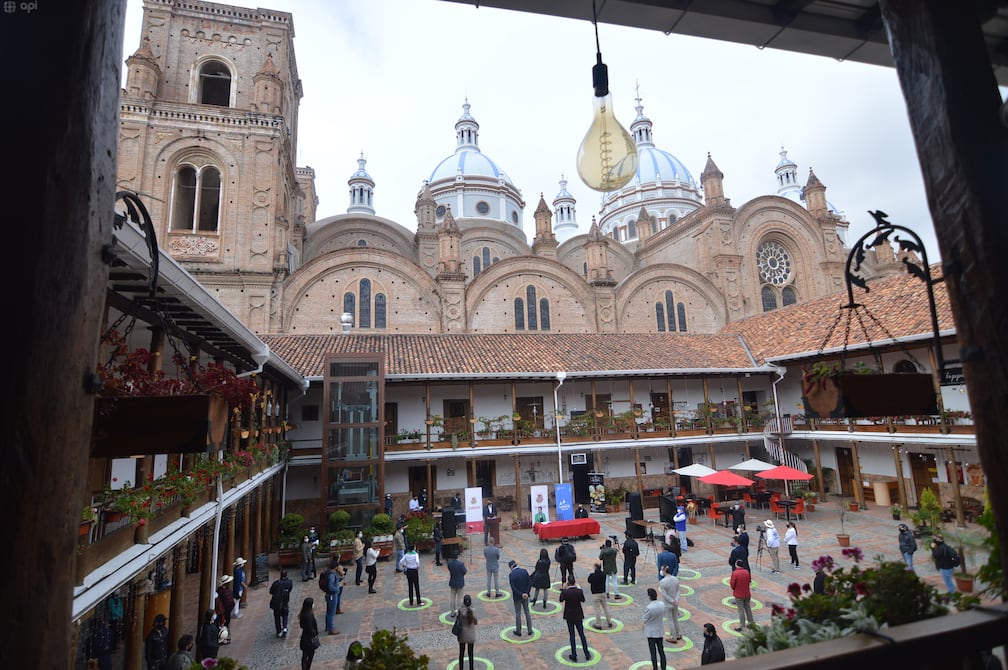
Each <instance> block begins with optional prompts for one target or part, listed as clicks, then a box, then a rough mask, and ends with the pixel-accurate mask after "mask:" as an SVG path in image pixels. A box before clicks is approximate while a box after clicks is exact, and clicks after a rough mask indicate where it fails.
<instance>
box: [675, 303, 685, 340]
mask: <svg viewBox="0 0 1008 670" xmlns="http://www.w3.org/2000/svg"><path fill="white" fill-rule="evenodd" d="M676 308H677V309H678V311H679V332H680V333H685V332H686V305H684V304H683V303H679V304H678V305H676Z"/></svg>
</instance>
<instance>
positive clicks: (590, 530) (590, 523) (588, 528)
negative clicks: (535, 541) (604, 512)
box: [532, 519, 602, 542]
mask: <svg viewBox="0 0 1008 670" xmlns="http://www.w3.org/2000/svg"><path fill="white" fill-rule="evenodd" d="M532 531H533V532H534V533H535V534H536V535H537V536H539V540H540V541H541V542H545V541H546V540H550V539H559V538H561V537H581V536H582V535H598V534H599V533H600V532H602V528H601V527H600V526H599V522H598V521H596V520H595V519H570V520H568V521H550V522H549V523H537V524H535V525H534V526H532Z"/></svg>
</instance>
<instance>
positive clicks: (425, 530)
mask: <svg viewBox="0 0 1008 670" xmlns="http://www.w3.org/2000/svg"><path fill="white" fill-rule="evenodd" d="M404 532H405V533H406V542H407V544H412V545H414V546H415V547H416V549H417V551H428V550H430V549H433V548H434V517H432V516H431V515H430V514H427V513H426V512H410V513H409V514H407V515H406V529H405V531H404Z"/></svg>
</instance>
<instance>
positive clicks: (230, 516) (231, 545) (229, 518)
mask: <svg viewBox="0 0 1008 670" xmlns="http://www.w3.org/2000/svg"><path fill="white" fill-rule="evenodd" d="M235 517H237V510H236V509H235V508H234V506H233V505H232V506H231V507H228V508H227V509H225V510H224V556H223V557H221V563H220V573H221V575H230V574H231V573H232V571H233V570H232V568H234V559H235ZM221 575H214V579H215V580H216V579H218V578H219V577H220V576H221Z"/></svg>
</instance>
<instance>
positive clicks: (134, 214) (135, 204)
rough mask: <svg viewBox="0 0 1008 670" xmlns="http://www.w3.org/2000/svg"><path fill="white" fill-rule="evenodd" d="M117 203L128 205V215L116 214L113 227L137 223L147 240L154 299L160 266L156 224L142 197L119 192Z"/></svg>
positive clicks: (117, 227) (148, 280)
mask: <svg viewBox="0 0 1008 670" xmlns="http://www.w3.org/2000/svg"><path fill="white" fill-rule="evenodd" d="M115 199H116V202H118V201H120V200H122V201H123V202H124V203H125V204H126V214H125V215H124V214H120V213H119V212H116V213H115V220H114V221H113V227H114V228H115V229H117V230H118V229H121V228H122V227H123V225H124V224H125V223H126V220H127V219H128V220H130V221H135V222H137V224H138V225H139V226H140V230H141V231H143V234H144V238H145V239H146V240H147V251H148V252H149V253H150V258H151V261H150V264H151V271H150V277H148V278H147V287H148V290H149V291H150V296H151V297H152V298H153V297H155V294H156V293H157V281H158V264H159V261H160V256H159V251H160V249H159V248H158V243H157V234H156V233H155V232H154V222H153V221H151V216H150V212H148V211H147V207H145V206H144V204H143V202H142V201H141V200H140V197H139V196H137V194H136V193H133V192H132V191H119V192H117V193H116V196H115Z"/></svg>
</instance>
